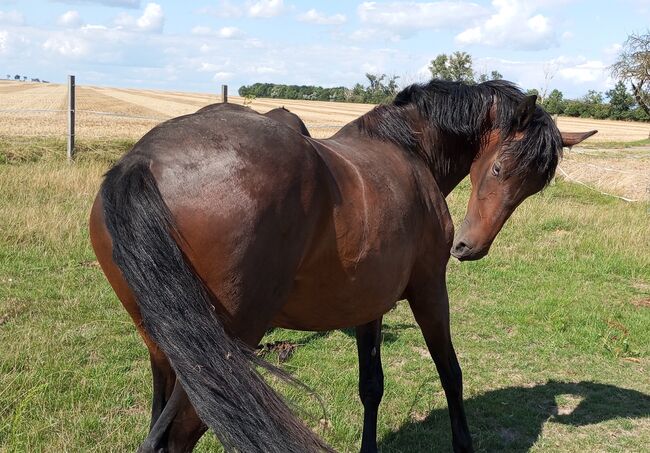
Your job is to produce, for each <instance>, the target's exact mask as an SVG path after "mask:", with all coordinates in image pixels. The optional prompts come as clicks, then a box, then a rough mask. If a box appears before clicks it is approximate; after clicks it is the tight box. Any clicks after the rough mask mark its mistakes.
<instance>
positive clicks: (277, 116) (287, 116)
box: [196, 103, 311, 137]
mask: <svg viewBox="0 0 650 453" xmlns="http://www.w3.org/2000/svg"><path fill="white" fill-rule="evenodd" d="M223 110H228V111H240V112H241V111H248V112H254V110H253V109H251V108H250V107H246V106H243V105H239V104H229V103H217V104H210V105H206V106H205V107H201V108H200V109H199V110H197V111H196V113H204V112H211V111H223ZM263 115H264V116H266V117H267V118H271V119H274V120H276V121H278V122H280V123H282V124H284V125H286V126H288V127H290V128H291V129H293V130H295V131H296V132H299V133H301V134H302V135H305V136H307V137H311V134H310V133H309V130H308V129H307V126H306V125H305V123H304V122H303V121H302V120H301V119H300V117H299V116H298V115H296V114H295V113H292V112H290V111H289V110H288V109H286V108H285V107H284V106H282V107H277V108H274V109H272V110H269V111H268V112H266V113H264V114H263Z"/></svg>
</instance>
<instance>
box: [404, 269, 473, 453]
mask: <svg viewBox="0 0 650 453" xmlns="http://www.w3.org/2000/svg"><path fill="white" fill-rule="evenodd" d="M408 300H409V304H410V305H411V310H412V311H413V314H414V315H415V320H416V321H417V323H418V325H419V326H420V329H421V330H422V335H423V336H424V339H425V341H426V343H427V347H428V349H429V353H430V354H431V357H432V358H433V361H434V362H435V364H436V368H437V369H438V374H439V375H440V381H441V383H442V388H443V389H444V391H445V396H446V397H447V406H448V407H449V417H450V418H451V431H452V437H453V448H454V452H471V451H474V449H473V447H472V437H471V435H470V432H469V428H468V426H467V420H466V417H465V408H464V405H463V376H462V373H461V369H460V365H459V364H458V359H457V358H456V352H455V351H454V346H453V345H452V343H451V331H450V326H449V298H448V295H447V285H446V282H445V277H444V275H443V276H441V277H439V278H436V279H434V281H432V282H431V283H430V284H426V285H422V286H417V287H415V288H413V287H412V288H409V290H408Z"/></svg>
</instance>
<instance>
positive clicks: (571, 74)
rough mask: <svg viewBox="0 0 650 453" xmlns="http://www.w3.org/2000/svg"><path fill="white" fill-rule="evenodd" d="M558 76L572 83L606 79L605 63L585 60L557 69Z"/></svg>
mask: <svg viewBox="0 0 650 453" xmlns="http://www.w3.org/2000/svg"><path fill="white" fill-rule="evenodd" d="M558 76H559V77H562V78H563V79H565V80H568V81H572V82H574V83H588V82H602V81H603V80H606V79H607V65H606V64H605V63H603V62H602V61H600V60H587V61H585V62H583V63H579V64H574V65H572V66H568V67H564V68H561V69H559V70H558Z"/></svg>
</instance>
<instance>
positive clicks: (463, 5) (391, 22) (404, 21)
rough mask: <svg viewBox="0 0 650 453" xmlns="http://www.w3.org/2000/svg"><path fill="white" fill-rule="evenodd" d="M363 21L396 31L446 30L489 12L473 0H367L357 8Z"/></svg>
mask: <svg viewBox="0 0 650 453" xmlns="http://www.w3.org/2000/svg"><path fill="white" fill-rule="evenodd" d="M357 14H358V15H359V19H360V20H361V22H363V23H366V24H370V25H374V26H378V27H388V28H390V29H392V30H398V31H409V30H414V29H415V30H417V29H443V28H454V27H462V26H463V25H465V26H467V25H469V24H470V23H471V22H472V21H474V20H476V19H478V18H481V17H485V16H486V15H487V14H488V11H487V10H486V9H485V8H484V7H482V6H480V5H478V4H476V3H473V2H467V1H453V2H452V1H440V2H429V3H416V2H389V3H377V2H364V3H362V4H361V5H359V7H358V8H357Z"/></svg>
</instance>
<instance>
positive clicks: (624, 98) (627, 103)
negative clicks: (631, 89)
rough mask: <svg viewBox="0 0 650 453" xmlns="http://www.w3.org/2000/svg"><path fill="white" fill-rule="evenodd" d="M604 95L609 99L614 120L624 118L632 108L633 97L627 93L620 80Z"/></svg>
mask: <svg viewBox="0 0 650 453" xmlns="http://www.w3.org/2000/svg"><path fill="white" fill-rule="evenodd" d="M605 95H606V96H607V98H608V99H609V106H610V109H611V113H612V118H614V119H622V118H625V117H626V116H627V115H628V113H629V111H630V110H631V109H632V107H633V106H634V96H632V95H631V94H630V93H628V92H627V87H626V86H625V83H623V82H622V81H620V80H619V81H618V83H617V84H616V85H615V86H614V88H612V89H611V90H609V91H608V92H607V93H605Z"/></svg>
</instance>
